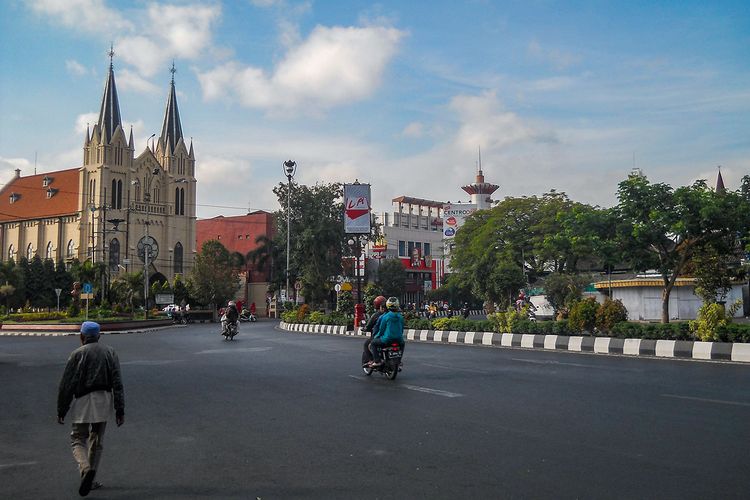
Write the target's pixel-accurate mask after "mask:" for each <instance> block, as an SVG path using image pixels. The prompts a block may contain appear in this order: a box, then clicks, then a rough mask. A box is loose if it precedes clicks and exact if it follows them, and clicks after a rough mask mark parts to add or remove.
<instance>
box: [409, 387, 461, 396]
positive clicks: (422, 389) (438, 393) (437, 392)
mask: <svg viewBox="0 0 750 500" xmlns="http://www.w3.org/2000/svg"><path fill="white" fill-rule="evenodd" d="M400 387H403V388H404V389H409V390H410V391H417V392H424V393H427V394H434V395H435V396H443V397H446V398H460V397H461V396H463V394H459V393H457V392H448V391H441V390H440V389H430V388H429V387H420V386H418V385H401V386H400Z"/></svg>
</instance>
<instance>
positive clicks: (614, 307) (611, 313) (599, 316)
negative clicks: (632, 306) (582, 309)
mask: <svg viewBox="0 0 750 500" xmlns="http://www.w3.org/2000/svg"><path fill="white" fill-rule="evenodd" d="M627 320H628V310H627V309H626V308H625V306H624V305H623V303H622V301H621V300H620V299H617V300H612V299H610V298H606V299H605V300H604V304H602V305H601V306H600V307H599V309H598V310H597V311H596V327H597V328H598V329H599V330H601V331H603V332H610V331H611V330H612V327H613V326H615V325H616V324H617V323H622V322H623V321H627Z"/></svg>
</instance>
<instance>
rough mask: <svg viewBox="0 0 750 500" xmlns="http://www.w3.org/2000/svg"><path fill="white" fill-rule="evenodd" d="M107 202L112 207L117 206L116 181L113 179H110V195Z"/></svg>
mask: <svg viewBox="0 0 750 500" xmlns="http://www.w3.org/2000/svg"><path fill="white" fill-rule="evenodd" d="M109 204H110V206H111V207H112V208H117V181H116V180H115V179H112V195H111V200H110V203H109Z"/></svg>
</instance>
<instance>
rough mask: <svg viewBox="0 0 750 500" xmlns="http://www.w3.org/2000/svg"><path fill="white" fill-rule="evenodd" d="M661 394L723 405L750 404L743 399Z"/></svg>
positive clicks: (667, 396)
mask: <svg viewBox="0 0 750 500" xmlns="http://www.w3.org/2000/svg"><path fill="white" fill-rule="evenodd" d="M660 396H661V397H663V398H674V399H687V400H689V401H701V402H703V403H718V404H722V405H733V406H750V403H743V402H742V401H725V400H723V399H708V398H696V397H693V396H679V395H677V394H661V395H660Z"/></svg>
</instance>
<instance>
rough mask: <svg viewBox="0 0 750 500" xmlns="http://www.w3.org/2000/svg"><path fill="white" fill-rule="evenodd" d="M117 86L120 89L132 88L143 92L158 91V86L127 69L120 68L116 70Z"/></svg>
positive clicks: (153, 92)
mask: <svg viewBox="0 0 750 500" xmlns="http://www.w3.org/2000/svg"><path fill="white" fill-rule="evenodd" d="M117 86H118V87H119V88H120V90H132V91H134V92H141V93H144V94H156V93H158V92H159V87H157V86H156V85H154V84H153V83H151V82H150V81H148V80H146V79H145V78H142V77H141V76H140V75H138V74H137V73H135V72H133V71H130V70H128V69H122V70H120V71H118V72H117Z"/></svg>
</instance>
